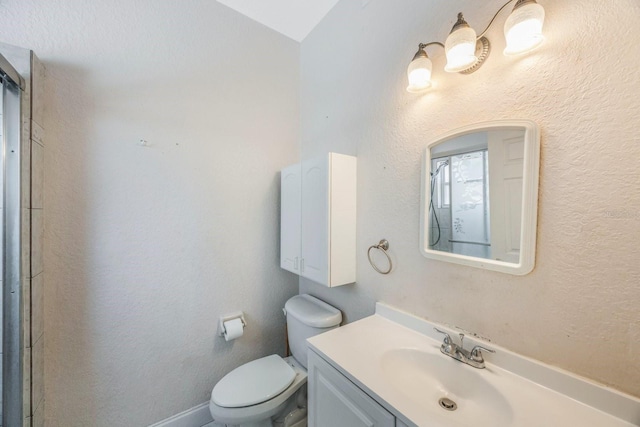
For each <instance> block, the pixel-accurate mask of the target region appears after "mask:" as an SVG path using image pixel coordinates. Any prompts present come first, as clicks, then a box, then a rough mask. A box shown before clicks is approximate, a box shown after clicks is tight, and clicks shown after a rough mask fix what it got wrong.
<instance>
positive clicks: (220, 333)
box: [218, 311, 247, 337]
mask: <svg viewBox="0 0 640 427" xmlns="http://www.w3.org/2000/svg"><path fill="white" fill-rule="evenodd" d="M233 319H240V321H241V322H242V329H244V328H246V327H247V321H246V320H245V318H244V313H243V312H241V311H238V312H237V313H232V314H227V315H226V316H221V317H220V318H219V319H218V336H219V337H222V336H224V333H225V332H226V331H227V329H226V328H225V327H224V322H228V321H229V320H233Z"/></svg>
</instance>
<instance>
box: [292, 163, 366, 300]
mask: <svg viewBox="0 0 640 427" xmlns="http://www.w3.org/2000/svg"><path fill="white" fill-rule="evenodd" d="M280 232H281V236H280V266H281V267H282V268H283V269H285V270H288V271H291V272H293V273H296V274H299V275H301V276H303V277H306V278H308V279H311V280H313V281H314V282H318V283H321V284H323V285H325V286H329V287H331V286H341V285H346V284H348V283H353V282H355V280H356V158H355V157H353V156H347V155H344V154H337V153H329V154H328V155H326V156H322V157H318V158H314V159H311V160H307V161H304V162H302V164H297V165H292V166H289V167H287V168H285V169H283V170H282V174H281V224H280Z"/></svg>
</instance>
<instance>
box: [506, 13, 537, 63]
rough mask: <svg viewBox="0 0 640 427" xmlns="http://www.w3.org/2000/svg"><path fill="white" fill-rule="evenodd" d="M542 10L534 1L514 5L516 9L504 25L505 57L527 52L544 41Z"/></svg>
mask: <svg viewBox="0 0 640 427" xmlns="http://www.w3.org/2000/svg"><path fill="white" fill-rule="evenodd" d="M543 24H544V8H543V7H542V6H540V5H539V4H538V3H536V2H535V1H532V2H528V3H524V4H522V5H518V4H516V7H515V8H514V9H513V12H511V15H509V18H507V22H505V24H504V37H505V38H506V39H507V47H506V48H505V50H504V54H505V55H518V54H520V53H525V52H529V51H531V50H533V49H535V48H536V47H538V46H540V44H541V43H542V42H543V41H544V37H543V36H542V25H543Z"/></svg>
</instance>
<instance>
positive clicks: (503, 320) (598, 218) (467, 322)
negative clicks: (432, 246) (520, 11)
mask: <svg viewBox="0 0 640 427" xmlns="http://www.w3.org/2000/svg"><path fill="white" fill-rule="evenodd" d="M539 2H540V4H542V5H543V6H544V7H545V9H546V12H547V20H546V26H545V35H546V38H547V41H546V43H545V44H544V45H543V46H542V47H541V48H540V49H539V50H537V51H536V52H533V53H531V54H529V55H527V56H524V57H516V58H512V57H505V56H503V55H502V50H503V49H504V38H503V36H502V25H503V24H504V21H505V20H506V16H507V15H508V12H505V13H503V14H502V15H501V16H500V17H499V18H498V20H497V25H494V26H493V27H492V29H491V30H490V32H489V38H490V39H491V41H492V42H493V53H492V54H491V56H490V57H489V59H488V61H487V62H486V63H485V64H484V65H483V67H482V68H481V69H480V70H479V71H477V72H476V73H475V74H472V75H470V76H464V75H459V74H455V75H452V74H446V73H444V71H443V66H444V64H443V62H444V61H443V60H444V58H443V56H444V55H443V52H442V50H438V49H437V48H436V49H432V48H429V49H430V50H429V52H430V54H431V56H432V58H433V59H434V82H435V84H436V87H435V88H434V89H433V90H432V91H431V92H429V93H427V94H425V95H418V96H416V95H412V94H409V93H407V92H405V87H406V85H407V82H406V67H407V65H408V63H409V61H410V60H411V58H412V56H413V54H414V53H415V51H416V49H417V45H418V42H420V41H424V42H427V41H432V40H439V41H444V39H445V38H446V35H447V34H448V32H449V31H450V29H451V25H452V24H453V22H454V20H455V16H456V13H457V12H459V11H464V12H465V17H466V18H467V20H468V22H469V23H470V24H471V25H472V26H474V27H475V28H476V30H481V29H482V27H483V26H484V25H486V24H487V23H488V22H489V20H490V18H491V16H492V15H493V13H494V12H495V11H496V10H497V9H498V8H499V7H500V5H501V3H502V1H501V0H490V1H487V2H475V1H462V0H453V1H447V2H442V1H436V0H404V1H401V2H396V1H393V2H392V1H384V0H374V1H371V2H370V3H369V4H368V6H366V8H364V9H362V8H361V2H354V1H349V0H343V1H341V2H339V3H338V5H337V6H336V8H334V9H333V10H332V11H331V12H330V13H329V15H328V16H327V17H326V18H325V19H324V21H322V22H321V23H320V25H319V26H318V27H317V28H316V29H315V30H314V31H313V32H312V33H311V34H310V36H308V37H307V38H306V39H305V40H304V41H303V42H302V46H301V66H302V68H301V100H302V101H301V102H302V105H301V121H302V126H301V133H302V135H301V138H302V146H301V155H302V156H303V157H308V156H312V155H315V154H318V153H322V152H325V151H329V150H331V151H337V152H341V153H345V154H352V155H357V156H358V192H359V193H358V240H357V244H358V282H357V283H356V284H355V285H349V286H343V287H340V288H337V289H326V288H323V287H321V286H318V285H315V284H313V283H311V282H308V281H306V280H301V285H300V290H301V292H310V293H312V294H315V295H318V296H320V297H322V298H324V299H326V300H327V301H329V302H331V303H333V304H335V305H336V306H338V307H340V308H341V309H343V310H344V311H345V313H346V316H347V320H349V321H353V320H355V319H358V318H360V317H363V316H365V315H368V314H370V313H371V312H372V311H373V308H374V307H373V303H374V301H384V302H386V303H388V304H391V305H394V306H397V307H400V308H402V309H404V310H407V311H409V312H412V313H415V314H417V315H420V316H423V317H426V318H429V319H432V320H434V321H438V322H444V323H447V324H451V325H456V326H458V327H461V328H463V329H466V330H468V331H472V332H475V333H478V334H480V335H482V336H485V337H488V338H490V339H491V340H492V341H494V342H495V343H497V344H500V345H502V346H505V347H507V348H511V349H513V350H514V351H517V352H519V353H521V354H524V355H527V356H531V357H534V358H536V359H540V360H542V361H544V362H547V363H550V364H553V365H556V366H559V367H561V368H565V369H567V370H569V371H572V372H576V373H578V374H581V375H584V376H587V377H589V378H592V379H595V380H597V381H601V382H603V383H606V384H608V385H611V386H614V387H617V388H619V389H621V390H623V391H625V392H628V393H631V394H633V395H636V396H640V363H638V354H640V314H639V313H640V311H639V309H638V308H639V307H640V286H638V284H639V283H640V263H639V262H638V256H639V251H638V242H639V241H640V226H639V221H640V189H639V187H638V183H639V182H640V137H639V136H638V128H639V126H638V125H639V124H640V101H639V100H640V85H639V84H638V82H639V80H638V68H639V66H640V50H639V49H638V47H637V44H636V43H635V42H634V41H637V40H640V27H638V25H637V22H638V19H639V18H640V4H639V3H638V2H637V1H636V0H620V1H616V2H601V1H597V0H583V1H579V2H577V1H549V0H540V1H539ZM479 3H482V5H480V4H479ZM505 118H526V119H531V120H534V121H536V122H537V123H538V125H539V126H540V128H541V130H542V161H541V170H540V178H541V179H540V205H539V225H538V250H537V262H536V268H535V270H534V271H533V272H532V273H531V274H529V275H527V276H524V277H516V276H510V275H505V274H501V273H496V272H489V271H484V270H479V269H475V268H470V267H464V266H459V265H454V264H447V263H444V262H439V261H435V260H429V259H426V258H423V257H422V255H421V254H420V252H419V250H418V247H419V246H418V233H419V200H420V194H419V188H420V158H421V154H422V151H423V149H424V147H425V146H426V144H427V143H428V142H430V141H432V140H434V139H435V138H436V137H437V136H438V135H440V134H443V133H445V132H446V131H449V130H451V129H455V128H458V127H461V126H464V125H468V124H471V123H474V122H480V121H487V120H494V119H505ZM381 238H386V239H388V240H389V242H390V244H391V253H392V255H393V257H394V259H395V263H396V265H397V267H396V268H395V270H394V271H393V272H392V273H391V274H390V275H388V276H381V275H379V274H377V273H375V272H374V271H373V269H372V268H371V267H370V266H369V264H368V262H367V257H366V249H367V247H368V246H369V245H372V244H374V243H376V242H378V240H380V239H381Z"/></svg>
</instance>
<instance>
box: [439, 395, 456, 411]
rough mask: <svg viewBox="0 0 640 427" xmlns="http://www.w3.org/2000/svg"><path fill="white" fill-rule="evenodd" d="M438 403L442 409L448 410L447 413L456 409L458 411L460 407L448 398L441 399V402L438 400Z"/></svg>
mask: <svg viewBox="0 0 640 427" xmlns="http://www.w3.org/2000/svg"><path fill="white" fill-rule="evenodd" d="M438 403H439V404H440V407H441V408H442V409H446V410H447V411H455V410H456V409H458V405H457V404H456V402H454V401H453V400H451V399H449V398H446V397H442V398H440V400H438Z"/></svg>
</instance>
